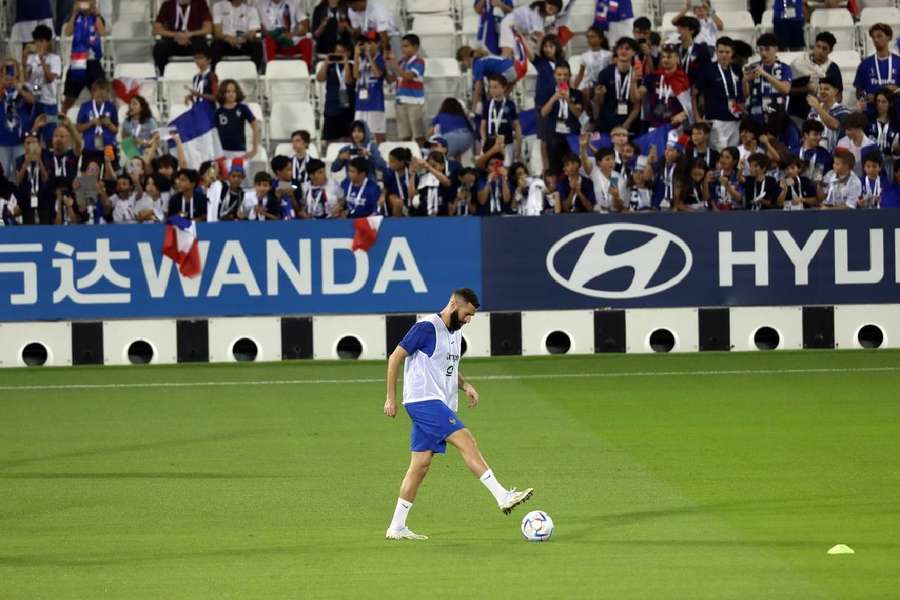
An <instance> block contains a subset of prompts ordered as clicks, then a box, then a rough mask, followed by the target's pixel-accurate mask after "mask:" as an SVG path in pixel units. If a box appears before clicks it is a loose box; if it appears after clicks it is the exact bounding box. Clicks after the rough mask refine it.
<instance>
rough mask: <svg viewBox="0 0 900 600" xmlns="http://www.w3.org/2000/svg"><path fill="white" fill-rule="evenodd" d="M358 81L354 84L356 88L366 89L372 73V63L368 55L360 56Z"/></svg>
mask: <svg viewBox="0 0 900 600" xmlns="http://www.w3.org/2000/svg"><path fill="white" fill-rule="evenodd" d="M359 63H360V64H359V81H358V82H357V84H356V87H357V88H358V89H363V90H367V89H369V79H370V78H371V76H372V75H371V74H372V64H371V63H370V62H369V59H368V57H362V58H361V59H360V61H359Z"/></svg>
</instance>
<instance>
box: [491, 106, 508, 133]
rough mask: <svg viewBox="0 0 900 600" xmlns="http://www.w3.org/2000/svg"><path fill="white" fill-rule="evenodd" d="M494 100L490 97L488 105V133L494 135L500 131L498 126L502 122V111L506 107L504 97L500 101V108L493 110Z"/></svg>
mask: <svg viewBox="0 0 900 600" xmlns="http://www.w3.org/2000/svg"><path fill="white" fill-rule="evenodd" d="M495 102H496V100H494V99H493V98H491V103H490V104H489V105H488V131H487V132H488V135H492V134H493V135H496V134H497V133H499V132H500V126H501V125H502V124H503V111H504V110H505V109H506V98H504V99H503V101H502V102H501V103H500V108H499V109H498V110H497V111H496V112H494V104H495Z"/></svg>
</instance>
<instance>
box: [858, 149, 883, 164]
mask: <svg viewBox="0 0 900 600" xmlns="http://www.w3.org/2000/svg"><path fill="white" fill-rule="evenodd" d="M867 162H870V163H875V164H876V165H878V166H879V167H880V166H881V165H883V164H884V158H883V157H882V156H881V152H879V151H878V150H870V151H869V152H866V155H865V156H863V163H864V164H865V163H867Z"/></svg>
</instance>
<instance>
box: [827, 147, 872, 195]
mask: <svg viewBox="0 0 900 600" xmlns="http://www.w3.org/2000/svg"><path fill="white" fill-rule="evenodd" d="M855 162H856V159H855V158H854V157H853V154H851V153H850V152H849V151H848V150H846V149H843V148H840V149H837V150H835V151H834V167H833V169H832V170H831V171H830V172H829V173H828V174H827V175H825V179H824V180H823V182H822V187H821V188H820V189H819V199H820V200H821V204H820V206H821V208H823V209H826V210H845V209H848V208H856V207H858V206H859V200H860V198H861V197H862V182H861V181H860V180H859V177H857V176H856V174H855V173H854V172H853V167H854V164H855Z"/></svg>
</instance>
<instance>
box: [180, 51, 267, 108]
mask: <svg viewBox="0 0 900 600" xmlns="http://www.w3.org/2000/svg"><path fill="white" fill-rule="evenodd" d="M194 70H195V72H196V67H195V68H194ZM216 75H217V76H218V78H219V84H220V85H221V83H222V82H223V81H225V80H226V79H234V80H235V81H237V82H238V84H239V85H240V86H241V89H242V90H244V96H245V97H246V100H245V101H251V100H254V101H255V100H256V99H257V97H258V96H257V94H258V91H259V75H258V74H257V72H256V65H255V64H253V61H251V60H223V61H221V62H219V64H218V65H216Z"/></svg>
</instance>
